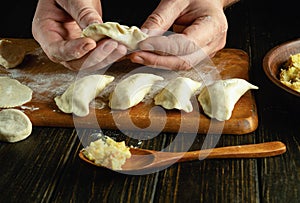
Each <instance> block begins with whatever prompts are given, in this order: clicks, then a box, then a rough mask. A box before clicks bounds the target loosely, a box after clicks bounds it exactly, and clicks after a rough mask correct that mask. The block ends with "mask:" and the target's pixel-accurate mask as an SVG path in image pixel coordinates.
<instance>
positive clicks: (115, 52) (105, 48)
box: [61, 39, 127, 71]
mask: <svg viewBox="0 0 300 203" xmlns="http://www.w3.org/2000/svg"><path fill="white" fill-rule="evenodd" d="M126 52H127V48H126V47H125V46H124V45H121V44H118V43H117V42H116V41H114V40H111V39H106V40H102V41H100V42H99V43H98V45H97V48H96V49H95V50H93V51H92V52H91V53H90V54H88V55H86V56H84V57H82V58H80V59H78V60H73V61H67V62H61V63H62V64H63V65H64V66H65V67H67V68H69V69H71V70H75V71H79V70H89V71H93V70H97V69H101V68H104V67H105V66H107V65H109V64H110V63H113V62H114V61H117V60H118V59H119V58H121V57H123V56H124V55H125V54H126Z"/></svg>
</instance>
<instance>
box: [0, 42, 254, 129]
mask: <svg viewBox="0 0 300 203" xmlns="http://www.w3.org/2000/svg"><path fill="white" fill-rule="evenodd" d="M10 40H11V41H13V42H14V43H15V47H16V49H25V50H26V53H27V55H26V57H25V59H24V61H23V62H22V64H20V65H19V66H18V67H16V68H14V69H8V70H6V69H4V68H2V67H0V76H9V77H12V78H15V79H17V80H19V81H20V82H21V83H22V84H25V85H27V86H29V87H30V88H31V89H32V90H33V98H32V100H31V102H29V103H26V104H24V105H23V106H21V107H19V108H20V109H22V110H23V111H24V112H25V113H26V114H27V115H28V117H29V118H30V120H31V121H32V123H33V125H34V126H53V127H80V128H97V129H99V128H101V129H119V130H140V131H150V132H151V131H155V132H181V133H195V132H198V133H203V134H206V133H220V132H222V133H223V134H245V133H249V132H252V131H254V130H255V129H256V128H257V125H258V119H257V112H256V105H255V100H254V97H253V95H252V92H251V91H248V92H246V93H245V94H244V95H243V96H242V97H241V98H240V100H239V101H238V102H237V103H236V105H235V108H234V110H233V114H232V117H231V118H230V119H229V120H227V121H225V122H220V121H217V120H215V119H210V118H209V117H207V116H206V115H205V114H204V113H203V110H202V109H201V106H200V105H199V102H198V101H197V99H196V97H195V98H193V99H192V103H193V107H194V110H193V112H191V113H185V112H181V111H179V110H164V109H162V108H159V107H158V106H155V105H153V102H152V100H151V98H148V99H147V98H145V100H144V101H143V102H141V103H140V104H138V105H137V106H134V107H132V108H131V109H129V110H125V111H112V110H111V109H110V108H109V107H108V106H107V99H106V95H105V94H103V95H102V96H101V95H100V96H99V98H97V99H96V100H95V101H93V102H92V103H91V106H90V114H89V115H88V116H86V117H76V116H73V115H71V114H65V113H63V112H61V111H60V110H59V109H58V107H57V106H56V104H55V102H54V100H53V99H54V97H55V96H57V95H60V94H62V93H63V92H64V91H65V90H66V88H67V87H68V86H69V85H70V84H71V83H72V82H73V81H74V80H75V79H76V78H79V77H81V75H84V74H86V73H82V72H80V73H77V72H73V71H70V70H68V69H66V68H64V67H63V66H62V65H60V64H56V63H53V62H51V61H50V60H49V59H48V58H47V56H46V55H45V54H44V52H43V51H42V49H41V48H40V47H39V45H38V44H37V43H36V42H35V41H34V40H33V39H10ZM208 61H209V62H205V63H207V64H206V65H204V67H205V68H204V69H203V70H204V72H210V71H212V70H213V69H211V67H212V66H213V67H217V69H216V70H217V75H218V76H216V77H221V78H223V79H225V78H243V79H246V80H248V79H249V76H248V72H249V58H248V55H247V54H246V53H245V52H244V51H242V50H238V49H223V50H221V51H219V52H218V53H217V54H216V55H215V56H214V58H213V59H212V60H208ZM135 70H140V65H138V64H132V63H131V62H130V61H128V60H123V61H119V62H117V63H114V64H113V65H112V66H111V67H110V68H109V69H107V70H106V69H105V72H104V70H101V72H99V73H101V74H102V73H105V74H107V75H113V76H116V79H115V81H114V83H117V82H118V81H119V80H120V79H121V77H122V76H124V75H125V74H127V73H129V72H132V71H135ZM142 70H143V71H144V70H147V71H150V72H151V71H156V70H154V69H152V68H146V69H145V68H142ZM212 72H213V71H212ZM161 73H162V74H163V75H164V76H171V77H172V74H173V75H174V74H175V75H176V74H179V75H182V74H187V75H188V76H194V75H195V74H194V73H192V72H190V73H186V72H185V73H182V72H178V73H177V72H175V73H174V72H171V73H170V74H169V72H168V71H161ZM93 74H94V73H93ZM214 74H215V73H214ZM214 74H213V75H214ZM207 75H208V78H209V77H210V74H207ZM183 76H185V75H183ZM201 77H206V76H205V75H204V76H203V75H201ZM193 79H194V78H193ZM112 87H113V84H112V85H111V87H110V88H112ZM107 88H108V90H106V92H107V93H108V92H109V87H107Z"/></svg>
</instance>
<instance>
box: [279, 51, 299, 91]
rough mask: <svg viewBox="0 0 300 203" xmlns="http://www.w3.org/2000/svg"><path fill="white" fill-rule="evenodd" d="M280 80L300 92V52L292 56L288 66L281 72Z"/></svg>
mask: <svg viewBox="0 0 300 203" xmlns="http://www.w3.org/2000/svg"><path fill="white" fill-rule="evenodd" d="M280 81H281V82H282V83H283V84H284V85H286V86H288V87H289V88H291V89H293V90H295V91H297V92H300V53H298V54H295V55H291V56H290V58H289V60H288V61H287V63H286V68H284V69H282V70H281V72H280Z"/></svg>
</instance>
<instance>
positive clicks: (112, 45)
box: [103, 42, 118, 53]
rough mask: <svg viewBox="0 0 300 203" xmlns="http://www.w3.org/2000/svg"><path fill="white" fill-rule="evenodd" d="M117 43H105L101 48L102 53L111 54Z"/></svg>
mask: <svg viewBox="0 0 300 203" xmlns="http://www.w3.org/2000/svg"><path fill="white" fill-rule="evenodd" d="M117 46H118V43H117V42H107V43H105V44H104V46H103V51H104V52H106V53H110V52H112V51H113V50H114V49H115V48H117Z"/></svg>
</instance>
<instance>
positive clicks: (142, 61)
mask: <svg viewBox="0 0 300 203" xmlns="http://www.w3.org/2000/svg"><path fill="white" fill-rule="evenodd" d="M133 62H134V63H141V64H143V63H144V59H143V58H142V57H140V56H135V57H133Z"/></svg>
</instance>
